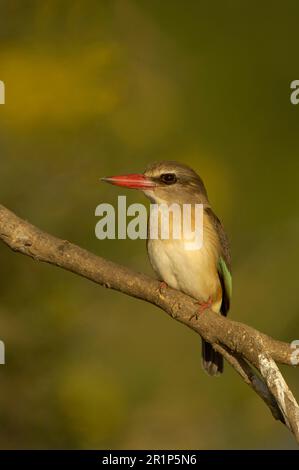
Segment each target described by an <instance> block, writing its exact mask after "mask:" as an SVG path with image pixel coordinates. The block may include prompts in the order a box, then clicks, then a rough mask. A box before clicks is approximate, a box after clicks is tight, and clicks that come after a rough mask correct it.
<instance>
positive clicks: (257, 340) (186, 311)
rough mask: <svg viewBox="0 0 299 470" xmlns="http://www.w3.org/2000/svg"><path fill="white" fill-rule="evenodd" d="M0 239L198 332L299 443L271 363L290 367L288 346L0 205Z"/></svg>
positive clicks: (288, 399)
mask: <svg viewBox="0 0 299 470" xmlns="http://www.w3.org/2000/svg"><path fill="white" fill-rule="evenodd" d="M0 239H1V240H2V241H3V242H4V243H5V244H6V245H8V246H9V247H10V248H11V249H12V250H14V251H16V252H19V253H22V254H24V255H27V256H29V257H31V258H33V259H35V260H38V261H42V262H46V263H49V264H53V265H55V266H58V267H60V268H63V269H66V270H68V271H71V272H73V273H75V274H77V275H79V276H83V277H85V278H87V279H89V280H91V281H93V282H96V283H97V284H100V285H102V286H104V287H107V288H111V289H114V290H117V291H120V292H123V293H124V294H127V295H130V296H133V297H136V298H138V299H141V300H145V301H147V302H150V303H152V304H154V305H156V306H157V307H160V308H161V309H162V310H164V311H165V312H166V313H167V314H168V315H170V316H171V317H173V318H175V319H176V320H177V321H179V322H181V323H183V324H184V325H186V326H188V327H189V328H191V329H193V330H194V331H196V332H197V333H199V334H200V335H201V336H202V337H203V338H204V339H205V340H207V341H209V342H210V343H211V344H212V345H213V346H214V347H215V349H217V350H219V352H221V353H222V354H223V355H224V357H225V358H226V359H227V361H228V362H229V363H230V364H231V365H232V366H233V367H234V368H235V370H236V371H237V372H238V373H239V374H240V376H241V377H242V378H243V380H244V381H245V383H247V384H248V385H250V386H251V387H252V389H253V390H254V391H255V392H256V393H257V394H258V395H259V396H260V397H261V398H262V399H263V400H264V402H265V403H266V404H267V406H268V407H269V409H270V410H271V412H272V414H273V416H274V417H275V418H276V419H279V420H280V421H282V422H283V423H285V424H286V425H287V426H288V428H289V429H290V430H291V431H292V432H293V434H294V435H295V438H296V440H297V442H298V443H299V430H298V429H299V407H298V404H297V402H296V400H295V398H294V397H293V395H292V393H291V392H290V390H289V389H288V387H287V385H286V383H285V381H284V379H283V377H282V375H281V373H280V372H279V370H278V368H277V366H276V362H277V363H281V364H287V365H294V364H293V362H294V360H293V359H292V358H293V357H294V349H293V348H292V347H291V345H290V344H287V343H283V342H281V341H277V340H275V339H273V338H271V337H270V336H267V335H265V334H264V333H261V332H259V331H258V330H256V329H254V328H252V327H250V326H247V325H244V324H242V323H239V322H236V321H233V320H229V319H228V318H225V317H223V316H221V315H218V314H216V313H215V312H213V311H211V310H206V311H205V312H204V313H203V314H201V315H200V316H196V315H195V313H196V310H197V307H196V302H195V300H194V299H192V298H191V297H189V296H187V295H185V294H183V293H182V292H179V291H176V290H174V289H171V288H166V289H163V290H161V289H160V283H159V282H158V281H157V280H155V279H152V278H150V277H148V276H146V275H144V274H141V273H137V272H134V271H132V270H130V269H128V268H126V267H124V266H121V265H118V264H116V263H113V262H111V261H108V260H106V259H104V258H101V257H99V256H96V255H94V254H92V253H90V252H88V251H86V250H84V249H83V248H80V247H79V246H76V245H74V244H72V243H70V242H68V241H66V240H61V239H59V238H56V237H53V236H52V235H49V234H47V233H46V232H43V231H42V230H40V229H38V228H37V227H35V226H33V225H31V224H30V223H28V222H27V221H25V220H22V219H20V218H19V217H17V216H16V215H15V214H14V213H12V212H11V211H9V210H8V209H6V208H5V207H4V206H2V205H0ZM296 365H298V362H297V364H296ZM254 368H255V369H257V370H258V371H259V372H260V374H261V376H262V378H261V377H260V376H259V375H258V374H257V373H256V372H254Z"/></svg>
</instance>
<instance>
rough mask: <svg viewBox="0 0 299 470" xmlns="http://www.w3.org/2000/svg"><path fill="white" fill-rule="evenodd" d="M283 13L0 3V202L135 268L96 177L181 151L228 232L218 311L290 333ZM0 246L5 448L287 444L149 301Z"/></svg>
mask: <svg viewBox="0 0 299 470" xmlns="http://www.w3.org/2000/svg"><path fill="white" fill-rule="evenodd" d="M298 17H299V4H298V2H297V1H295V0H294V1H293V0H286V1H285V2H278V1H264V2H258V1H255V0H253V1H247V0H244V1H242V2H240V1H237V0H226V1H220V0H218V1H216V2H214V3H209V2H203V1H195V0H193V1H191V0H188V1H186V2H183V1H170V0H166V1H158V0H140V1H139V0H110V1H107V0H100V1H99V0H87V1H83V0H80V1H79V0H73V1H70V0H64V1H58V0H51V1H50V0H49V1H48V0H43V1H42V2H41V1H37V0H27V1H26V2H22V1H17V0H2V1H1V3H0V39H1V41H0V79H1V80H3V81H4V82H5V84H6V104H5V105H4V106H0V152H1V153H0V155H1V171H0V175H1V203H3V204H5V205H7V206H8V207H9V208H11V209H12V210H13V211H15V212H16V213H17V214H19V215H20V216H22V217H25V218H26V219H28V220H30V221H32V223H35V224H37V225H38V226H40V227H41V228H43V229H45V230H47V231H49V232H51V233H53V234H55V235H57V236H60V237H61V238H66V239H69V240H71V241H73V242H75V243H78V244H80V245H82V246H84V247H86V248H87V249H90V250H92V251H93V252H95V253H98V254H99V255H103V256H106V257H108V258H111V259H113V260H116V261H119V262H120V263H123V264H126V265H128V266H130V267H132V268H135V269H138V270H140V271H145V272H148V273H150V272H151V269H150V267H149V263H148V261H147V257H146V251H145V244H144V242H142V241H130V240H127V241H117V240H115V241H101V242H100V241H98V240H96V238H95V235H94V227H95V223H96V218H95V216H94V210H95V207H96V206H97V205H98V204H99V203H100V202H103V201H105V202H112V203H115V202H116V201H117V196H118V194H120V191H118V190H117V188H113V187H109V186H107V185H101V184H100V183H99V178H100V176H104V175H109V174H114V173H123V172H137V171H141V170H143V168H144V167H145V165H146V164H147V163H149V162H151V161H153V160H161V159H176V160H179V161H182V162H185V163H187V164H189V165H191V166H192V167H194V168H195V169H196V170H197V171H198V172H199V173H200V174H201V176H202V177H203V179H204V181H205V182H206V185H207V188H208V191H209V194H210V199H211V202H212V204H213V206H214V208H215V211H216V212H217V213H218V214H219V215H220V217H221V219H222V220H223V222H224V224H225V226H226V228H227V231H228V233H229V235H230V238H231V242H232V252H233V266H234V272H233V273H234V300H233V307H232V311H231V316H232V317H233V318H236V319H238V320H240V321H244V322H247V323H249V324H250V325H253V326H255V327H257V328H259V329H261V330H263V331H265V332H267V333H269V334H271V335H274V336H276V337H278V338H280V339H282V340H286V341H289V340H293V339H298V338H299V307H298V298H297V293H298V262H299V249H298V236H299V216H298V170H299V165H298V151H299V137H298V135H299V134H298V131H299V106H298V107H296V106H293V105H291V103H290V99H289V95H290V89H289V87H290V82H291V81H292V80H295V79H299V65H298ZM122 193H124V192H122ZM125 193H127V195H128V202H129V203H131V202H133V201H138V202H141V201H143V198H142V195H140V194H138V193H137V192H134V191H131V192H129V191H127V192H125ZM0 257H1V258H0V259H1V265H0V279H1V283H0V338H1V339H2V340H3V341H4V342H5V344H6V354H7V357H6V361H7V364H6V365H5V366H0V389H1V393H0V417H1V427H0V446H1V448H18V447H21V448H63V447H67V448H91V447H95V448H130V447H131V448H132V447H133V448H235V447H236V448H240V447H247V448H248V447H250V448H262V447H267V448H285V447H288V448H290V447H293V446H294V442H293V439H292V437H291V436H290V434H289V433H288V432H287V431H286V430H284V428H283V427H282V426H281V425H279V424H277V423H276V422H274V420H273V419H272V417H271V416H270V413H269V412H268V410H267V409H266V408H265V406H264V405H263V403H262V402H261V401H260V400H259V399H258V398H257V397H256V396H255V395H254V394H253V393H252V392H251V390H249V388H247V387H246V385H244V384H243V383H242V382H241V380H240V379H239V377H237V376H236V374H235V373H234V372H233V371H231V370H230V368H229V367H227V368H226V372H225V375H224V376H223V377H221V378H218V379H210V378H209V377H207V376H206V375H205V374H204V373H203V371H202V369H201V364H200V341H199V338H198V337H197V336H196V335H195V334H194V333H192V332H191V331H189V330H188V329H186V328H185V327H183V326H182V325H180V324H178V323H176V322H174V321H172V320H171V319H169V318H168V317H167V316H166V315H164V314H163V312H161V311H158V310H157V309H156V308H154V307H153V306H151V305H147V304H145V303H142V302H140V301H137V300H134V299H131V298H128V297H124V296H122V295H121V294H118V293H115V292H110V291H107V290H104V289H102V288H100V287H98V286H96V285H93V284H92V283H90V282H88V281H86V280H84V279H81V278H79V277H77V276H74V275H72V274H70V273H67V272H63V271H60V270H58V269H56V268H54V267H52V266H48V265H41V264H38V263H36V262H33V261H32V260H29V259H28V258H27V259H25V258H24V257H22V256H20V255H15V254H13V253H12V252H10V251H9V250H8V249H7V248H6V247H5V246H4V245H2V246H0ZM285 373H286V376H287V378H288V380H289V382H290V384H291V386H292V387H293V388H294V391H296V390H297V389H298V386H299V379H298V373H297V372H296V370H291V369H289V370H285Z"/></svg>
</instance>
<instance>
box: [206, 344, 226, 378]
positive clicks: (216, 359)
mask: <svg viewBox="0 0 299 470" xmlns="http://www.w3.org/2000/svg"><path fill="white" fill-rule="evenodd" d="M202 365H203V368H204V370H205V371H206V372H207V373H208V374H209V375H211V376H215V375H219V374H222V372H223V357H222V355H221V354H220V353H219V352H217V351H215V349H214V348H213V346H212V345H211V344H210V343H207V341H205V340H204V339H203V340H202Z"/></svg>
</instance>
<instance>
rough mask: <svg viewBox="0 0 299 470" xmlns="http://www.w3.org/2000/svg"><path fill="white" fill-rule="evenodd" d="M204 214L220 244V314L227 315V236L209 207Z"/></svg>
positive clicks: (230, 283) (228, 275) (229, 271)
mask: <svg viewBox="0 0 299 470" xmlns="http://www.w3.org/2000/svg"><path fill="white" fill-rule="evenodd" d="M205 211H206V214H207V215H208V216H209V218H210V221H211V223H212V224H213V227H214V229H215V231H216V232H217V234H218V238H219V244H220V257H219V260H218V275H219V279H220V282H221V287H222V304H221V309H220V311H221V313H222V315H227V313H228V311H229V307H230V301H231V290H232V280H231V254H230V247H229V241H228V238H227V235H226V233H225V230H224V228H223V225H222V223H221V222H220V220H219V219H218V217H217V215H216V214H215V213H214V212H213V210H212V209H211V208H210V207H207V208H205Z"/></svg>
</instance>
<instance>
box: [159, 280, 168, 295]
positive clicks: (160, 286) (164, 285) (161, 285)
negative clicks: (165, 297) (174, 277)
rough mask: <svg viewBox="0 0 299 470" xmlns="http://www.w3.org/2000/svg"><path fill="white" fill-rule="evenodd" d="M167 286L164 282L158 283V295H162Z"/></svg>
mask: <svg viewBox="0 0 299 470" xmlns="http://www.w3.org/2000/svg"><path fill="white" fill-rule="evenodd" d="M167 287H168V285H167V284H166V282H164V281H160V285H159V292H160V294H163V291H164V290H165V289H167Z"/></svg>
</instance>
